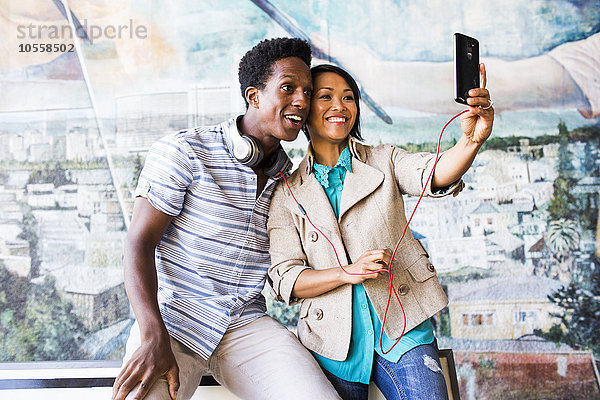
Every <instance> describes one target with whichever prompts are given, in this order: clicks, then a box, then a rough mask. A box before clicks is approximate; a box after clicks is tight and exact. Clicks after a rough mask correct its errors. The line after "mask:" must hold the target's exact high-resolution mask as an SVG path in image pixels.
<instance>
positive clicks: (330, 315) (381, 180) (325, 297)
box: [267, 139, 464, 361]
mask: <svg viewBox="0 0 600 400" xmlns="http://www.w3.org/2000/svg"><path fill="white" fill-rule="evenodd" d="M350 151H351V153H352V156H353V159H352V172H350V173H347V174H346V178H345V181H344V189H343V192H342V198H341V204H340V215H339V218H338V219H336V218H335V214H334V213H333V209H332V207H331V204H330V203H329V200H328V198H327V195H326V194H325V191H324V190H323V187H322V186H321V184H320V183H319V182H318V181H317V179H316V178H315V176H314V174H313V173H312V163H313V160H314V158H313V155H312V152H311V149H310V146H309V151H308V154H307V155H306V156H305V157H304V159H303V160H302V161H301V163H300V165H299V166H298V169H297V170H296V171H295V172H294V173H293V174H292V175H291V176H290V177H289V178H288V182H289V185H290V187H291V189H292V191H293V193H294V195H295V196H296V199H298V201H299V202H300V204H301V205H302V207H303V208H304V209H305V210H306V212H307V214H308V217H309V218H310V219H311V221H312V222H313V223H314V224H315V225H316V226H317V227H318V228H319V229H320V230H321V231H322V232H323V233H324V234H325V235H327V237H328V238H329V240H331V242H332V243H333V245H334V246H335V249H336V250H337V254H338V255H339V258H340V262H341V263H342V265H346V264H350V263H351V262H352V261H353V260H357V259H358V258H359V257H360V255H361V254H363V253H364V252H365V251H367V250H372V249H380V248H386V247H387V248H389V249H392V250H393V249H394V247H395V246H396V243H397V241H398V239H400V236H401V235H402V231H403V229H404V227H405V225H406V217H405V210H404V202H403V200H402V195H403V194H410V195H415V196H418V195H419V194H420V193H421V191H422V189H423V186H424V183H425V181H426V180H427V177H428V176H429V173H430V172H431V169H432V167H433V162H434V160H435V156H434V155H433V154H429V153H409V152H407V151H405V150H402V149H399V148H397V147H394V146H391V145H379V146H377V147H370V146H365V145H362V144H360V143H357V142H355V141H354V140H352V139H351V140H350ZM463 186H464V184H463V183H462V181H459V182H457V183H455V184H453V185H452V186H450V187H449V188H447V189H446V190H445V192H444V193H443V194H442V193H436V194H433V193H432V192H431V188H430V187H428V188H427V190H426V191H425V195H427V196H429V197H441V196H445V195H447V194H450V193H452V194H454V195H456V194H458V192H460V190H462V188H463ZM420 218H425V216H420ZM267 229H268V233H269V237H270V252H271V268H270V269H269V274H268V281H269V283H270V284H271V287H272V289H273V292H274V293H273V294H274V296H275V298H276V299H277V300H280V301H285V302H287V303H288V304H289V303H294V302H297V301H301V303H302V304H301V306H300V315H299V321H298V336H299V338H300V340H301V342H302V343H303V344H304V346H306V347H307V348H308V349H310V350H312V351H314V352H316V353H318V354H320V355H322V356H324V357H327V358H330V359H333V360H340V361H341V360H344V359H346V356H347V354H348V348H349V345H350V335H351V332H352V287H351V285H349V284H348V285H342V286H340V287H338V288H336V289H334V290H332V291H329V292H327V293H325V294H322V295H320V296H317V297H314V298H308V299H296V298H293V297H292V294H291V293H292V289H293V287H294V284H295V282H296V279H297V278H298V275H299V274H300V273H301V272H302V271H303V270H304V269H307V268H313V269H316V270H319V269H326V268H338V263H337V261H336V256H335V253H334V251H333V249H332V246H331V245H330V244H329V243H328V242H327V240H326V239H325V238H324V237H323V236H322V235H321V234H320V233H318V232H317V231H316V230H315V229H314V228H313V227H312V226H311V225H310V223H309V222H308V220H307V218H306V216H304V215H303V214H302V212H301V211H300V209H299V208H298V206H297V205H296V203H295V202H294V200H293V198H292V197H291V196H290V192H289V190H288V188H287V187H286V186H285V184H284V183H281V184H280V185H279V186H278V187H277V189H276V190H275V193H274V195H273V199H272V201H271V207H270V211H269V220H268V223H267ZM428 257H429V256H428V254H427V252H426V251H425V249H424V248H423V246H422V245H421V243H420V242H419V241H418V240H415V239H413V237H412V235H411V233H410V230H408V231H407V233H406V236H405V237H404V239H403V240H402V243H401V244H400V247H399V249H398V251H397V253H396V257H395V260H394V262H393V263H392V271H393V275H394V280H393V285H394V287H395V288H396V290H397V292H398V295H399V297H400V300H401V302H402V306H403V307H404V312H405V314H406V332H408V331H409V330H410V329H412V328H414V327H415V326H417V325H418V324H420V323H421V322H423V321H424V320H425V319H427V318H429V317H431V316H432V315H434V314H435V313H437V312H438V311H440V310H441V309H442V308H444V307H445V306H446V305H447V304H448V299H447V298H446V295H445V294H444V291H443V290H442V287H441V286H440V284H439V282H438V279H437V276H436V271H435V268H434V267H433V265H432V264H431V263H430V262H429V260H428ZM363 284H364V287H365V290H366V292H367V295H368V296H369V299H370V300H371V302H372V303H373V307H374V308H375V311H376V312H377V315H378V317H379V319H380V320H381V321H383V316H384V312H385V308H386V304H387V298H388V290H389V278H388V276H387V275H383V276H382V277H380V278H378V279H368V280H366V281H365V282H364V283H363ZM403 322H404V321H403V316H402V311H401V308H400V306H399V305H398V301H397V300H396V298H395V296H394V295H392V300H391V302H390V307H389V310H388V315H387V319H386V323H385V328H384V329H385V332H386V334H387V335H388V337H390V338H398V337H400V335H401V333H402V328H403Z"/></svg>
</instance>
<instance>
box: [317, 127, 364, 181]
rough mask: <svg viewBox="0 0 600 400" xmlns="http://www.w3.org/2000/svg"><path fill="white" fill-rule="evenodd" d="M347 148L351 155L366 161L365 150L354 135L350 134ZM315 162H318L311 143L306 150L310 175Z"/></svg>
mask: <svg viewBox="0 0 600 400" xmlns="http://www.w3.org/2000/svg"><path fill="white" fill-rule="evenodd" d="M346 149H348V150H349V152H350V155H351V156H352V157H353V158H356V159H358V160H359V161H362V162H365V160H364V154H363V153H364V150H361V144H360V143H358V142H357V141H356V140H354V138H353V137H352V136H348V146H346ZM340 157H341V154H340ZM314 164H316V162H315V153H314V152H313V149H312V146H311V145H310V143H309V144H308V149H307V150H306V174H307V175H310V173H311V172H313V165H314ZM336 165H337V164H336ZM348 171H349V172H352V171H351V170H348Z"/></svg>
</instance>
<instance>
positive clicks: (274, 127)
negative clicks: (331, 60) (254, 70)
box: [256, 57, 312, 141]
mask: <svg viewBox="0 0 600 400" xmlns="http://www.w3.org/2000/svg"><path fill="white" fill-rule="evenodd" d="M311 94H312V79H311V76H310V69H309V68H308V66H307V65H306V64H305V63H304V62H303V61H302V60H301V59H299V58H298V57H288V58H283V59H281V60H279V61H276V62H275V63H274V64H273V73H272V74H271V76H270V77H269V79H268V80H267V82H266V84H265V87H264V88H263V89H262V90H258V94H257V100H258V106H257V107H256V108H257V111H258V113H259V115H260V121H261V131H262V132H263V134H264V135H268V136H272V137H274V138H276V139H279V140H286V141H292V140H295V139H296V137H297V136H298V132H299V131H300V128H301V127H302V125H303V124H304V122H305V121H306V118H307V117H308V111H309V107H310V96H311Z"/></svg>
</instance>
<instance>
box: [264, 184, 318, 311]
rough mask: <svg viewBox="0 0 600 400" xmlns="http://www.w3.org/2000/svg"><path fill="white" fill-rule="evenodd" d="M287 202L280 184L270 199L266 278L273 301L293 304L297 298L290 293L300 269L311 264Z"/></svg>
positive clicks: (302, 269)
mask: <svg viewBox="0 0 600 400" xmlns="http://www.w3.org/2000/svg"><path fill="white" fill-rule="evenodd" d="M287 202H288V199H287V196H286V195H285V193H284V186H283V185H281V184H280V185H279V186H278V187H277V189H276V190H275V193H274V195H273V198H272V200H271V206H270V209H269V220H268V222H267V232H268V234H269V242H270V247H269V252H270V254H271V267H270V268H269V272H268V275H267V281H268V282H269V284H270V285H271V288H272V290H273V297H274V298H275V299H276V300H278V301H284V302H286V303H287V304H294V303H297V302H298V301H299V300H300V299H298V298H295V297H293V296H292V290H293V288H294V285H295V284H296V279H298V275H300V273H301V272H302V271H304V270H305V269H308V268H310V267H309V266H308V265H307V257H306V254H305V253H304V249H303V247H302V239H301V237H300V232H299V231H298V229H297V228H296V224H295V223H294V216H293V215H292V213H291V212H290V210H289V209H288V207H287V206H286V203H287Z"/></svg>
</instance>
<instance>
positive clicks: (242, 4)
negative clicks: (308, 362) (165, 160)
mask: <svg viewBox="0 0 600 400" xmlns="http://www.w3.org/2000/svg"><path fill="white" fill-rule="evenodd" d="M0 16H1V17H2V21H3V22H2V24H1V25H0V38H2V40H1V41H0V49H1V50H2V54H3V57H2V58H1V59H0V93H2V96H0V155H1V157H0V277H1V280H0V332H1V335H0V337H1V339H0V360H1V361H32V360H66V359H120V358H121V357H122V355H123V350H124V343H125V339H126V338H127V336H128V330H129V327H130V326H131V324H132V314H131V312H130V309H129V304H128V301H127V298H126V295H125V292H124V286H123V277H122V275H123V272H122V256H123V250H122V249H123V239H124V235H125V232H126V229H127V226H128V224H129V218H130V214H131V209H132V204H133V198H132V193H133V189H134V188H135V185H136V182H137V176H138V174H139V172H140V170H141V167H142V165H143V161H144V157H145V154H146V151H147V150H148V147H149V146H150V144H151V143H152V142H154V141H155V140H157V139H158V138H160V137H161V136H163V135H165V134H167V133H169V132H171V131H175V130H179V129H183V128H186V127H189V126H193V125H203V124H212V123H214V122H218V121H221V120H224V119H226V118H229V117H231V116H235V115H237V114H239V113H242V112H243V109H244V105H243V100H242V98H241V95H240V93H239V86H238V84H237V63H238V61H239V59H240V58H241V56H242V55H243V54H244V53H245V52H246V51H247V50H248V49H250V48H251V47H252V46H253V45H254V44H256V43H257V42H259V41H260V40H262V39H264V38H268V37H278V36H297V37H302V38H305V39H307V40H309V41H310V42H311V44H312V46H313V49H314V50H313V51H314V53H313V54H314V56H315V59H314V64H317V63H321V62H332V63H336V64H339V65H340V66H342V67H344V68H346V69H348V70H349V71H350V72H351V73H352V74H353V75H354V76H355V77H356V78H357V80H358V81H359V83H360V86H361V90H362V93H363V96H364V103H363V120H362V125H363V136H364V137H365V138H366V141H367V142H368V143H370V144H378V143H382V142H387V143H393V144H395V145H398V146H401V147H404V148H406V149H409V150H413V151H417V150H426V151H435V146H436V144H437V137H438V135H439V131H440V129H441V127H442V126H443V124H444V123H445V122H446V121H447V120H448V119H449V118H450V117H451V116H452V115H453V114H455V113H457V112H458V111H460V109H461V107H460V106H459V105H457V104H456V103H454V101H453V100H452V91H453V80H452V68H453V67H452V54H453V49H452V34H453V33H454V32H463V33H465V34H469V35H471V36H474V37H477V38H478V39H479V41H480V45H481V58H482V61H483V62H485V63H486V66H487V71H488V88H489V89H490V92H491V94H492V97H493V99H494V101H495V108H496V110H497V113H496V121H495V126H494V132H493V134H492V138H491V139H490V140H488V142H487V143H486V145H485V147H484V149H483V151H482V152H480V154H479V155H478V157H477V159H476V160H475V163H474V165H473V167H472V168H471V170H470V171H469V172H468V173H467V174H466V175H465V177H464V180H465V183H466V185H467V187H466V189H465V190H464V191H463V192H462V193H461V194H460V195H459V196H458V197H456V198H450V199H444V200H438V201H435V202H430V201H427V200H424V201H422V202H421V204H420V206H419V209H418V211H417V213H416V215H415V218H414V219H413V222H412V224H411V229H412V231H413V233H414V234H415V236H417V237H420V238H421V240H422V241H423V243H424V244H425V246H426V247H427V249H428V251H429V253H430V255H431V259H432V262H433V263H434V264H435V265H436V267H437V270H438V274H439V278H440V281H441V282H442V284H443V285H444V287H445V288H446V289H447V293H448V296H449V298H450V305H449V307H448V308H446V309H445V310H444V311H443V312H442V313H440V315H437V316H436V318H435V319H436V330H437V336H438V341H439V344H440V347H441V348H451V349H452V350H453V352H454V358H455V361H456V369H457V373H458V379H459V387H460V390H461V395H462V397H463V398H465V399H475V398H490V399H494V398H511V399H512V398H515V399H517V398H518V399H523V398H540V399H541V398H543V399H559V398H581V399H583V398H590V399H591V398H597V397H596V396H598V379H599V376H598V372H597V362H595V361H594V360H595V359H596V360H598V359H600V341H599V339H598V337H599V336H598V332H600V300H599V299H600V297H599V296H600V271H599V269H598V267H599V266H600V263H599V261H598V257H599V256H600V238H599V231H600V225H599V222H598V203H599V198H600V194H599V193H600V161H599V147H600V119H599V116H600V22H599V21H600V1H598V0H577V1H576V0H571V1H568V0H550V1H541V0H533V1H528V2H523V1H516V0H509V1H503V2H461V1H458V0H452V1H443V0H429V1H414V0H374V1H369V2H348V1H340V0H295V1H288V0H280V1H277V0H272V1H267V0H253V1H250V0H232V1H227V2H221V1H216V0H203V1H191V0H181V1H177V2H169V1H164V0H151V1H141V0H132V1H129V2H121V1H117V0H101V1H87V0H82V1H77V2H75V1H66V0H64V1H63V0H46V1H39V0H38V1H34V0H19V1H5V2H2V4H1V5H0ZM460 133H461V131H460V128H459V127H458V126H457V124H455V125H454V126H453V125H451V126H450V128H449V129H448V130H447V132H446V133H445V134H444V135H445V137H443V138H442V143H443V146H444V148H448V147H450V146H451V145H452V144H453V143H454V142H455V141H456V140H457V139H458V138H459V137H460ZM306 145H307V143H306V140H305V139H304V138H303V135H299V138H298V140H297V141H296V142H293V143H287V144H285V147H286V149H287V150H288V152H289V154H290V155H291V156H292V157H293V158H294V159H295V160H296V161H298V160H299V159H300V158H301V157H302V156H303V154H304V151H305V149H306ZM415 203H416V199H410V198H409V199H408V200H407V212H412V209H413V208H414V204H415ZM265 293H266V291H265ZM268 303H269V309H270V311H269V312H270V313H271V314H272V315H275V316H276V317H278V318H279V319H280V321H282V322H283V323H285V324H286V325H288V326H289V327H290V328H291V329H293V328H294V325H295V322H296V320H297V310H296V309H295V308H293V307H292V308H288V307H285V306H284V305H283V304H281V303H275V302H273V301H272V299H269V301H268ZM594 369H595V371H596V372H595V373H596V375H594Z"/></svg>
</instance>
